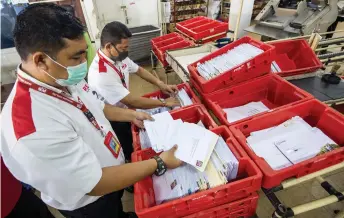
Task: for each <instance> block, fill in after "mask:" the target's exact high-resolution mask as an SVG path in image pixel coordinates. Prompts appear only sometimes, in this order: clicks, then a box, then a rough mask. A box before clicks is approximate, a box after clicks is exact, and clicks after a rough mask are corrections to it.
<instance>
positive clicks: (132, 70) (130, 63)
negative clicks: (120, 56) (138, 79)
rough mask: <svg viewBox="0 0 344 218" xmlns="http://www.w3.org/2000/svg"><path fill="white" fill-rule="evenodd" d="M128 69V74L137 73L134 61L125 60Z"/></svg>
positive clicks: (137, 67) (137, 69) (137, 66)
mask: <svg viewBox="0 0 344 218" xmlns="http://www.w3.org/2000/svg"><path fill="white" fill-rule="evenodd" d="M126 61H127V64H128V67H129V73H137V71H139V68H140V67H139V65H137V64H135V62H134V61H132V60H131V59H130V58H127V59H126Z"/></svg>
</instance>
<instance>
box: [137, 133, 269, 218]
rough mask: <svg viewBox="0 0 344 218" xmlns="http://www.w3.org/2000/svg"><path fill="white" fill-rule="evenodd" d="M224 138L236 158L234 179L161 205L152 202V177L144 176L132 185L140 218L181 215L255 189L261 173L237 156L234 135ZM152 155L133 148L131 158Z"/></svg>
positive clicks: (251, 164)
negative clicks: (236, 175) (236, 165)
mask: <svg viewBox="0 0 344 218" xmlns="http://www.w3.org/2000/svg"><path fill="white" fill-rule="evenodd" d="M211 131H213V132H214V133H217V134H220V135H223V137H225V136H226V134H228V133H230V131H228V129H227V128H226V127H219V128H215V129H212V130H211ZM230 135H231V134H230ZM224 139H225V141H226V142H227V144H228V147H229V148H230V149H231V150H232V151H233V153H234V155H235V156H236V157H237V158H238V160H239V170H238V177H237V179H236V180H235V181H232V182H230V183H228V184H226V185H222V186H219V187H216V188H212V189H209V190H206V191H201V192H198V193H195V194H192V195H189V196H186V197H183V198H180V199H176V200H173V201H169V202H166V203H163V204H161V205H155V199H154V189H153V183H152V178H151V177H147V178H145V179H144V180H141V181H140V182H137V183H136V184H135V185H134V190H135V191H134V202H135V212H136V214H137V215H138V216H139V217H142V218H172V217H182V216H187V215H190V214H193V213H196V212H199V211H202V210H206V209H209V208H213V207H216V206H218V205H222V204H226V203H229V202H233V201H236V200H239V199H243V198H245V197H247V196H249V195H250V194H251V193H254V192H256V191H257V190H259V189H260V187H261V177H262V174H261V172H260V171H259V169H258V167H257V166H256V165H255V164H254V163H253V162H252V160H250V159H249V158H248V157H243V156H241V155H240V154H241V152H238V151H236V148H237V147H239V146H238V142H237V141H236V140H235V138H234V137H232V136H230V137H229V138H224ZM235 144H237V145H235ZM154 155H156V153H155V152H154V151H153V150H152V149H145V150H142V151H136V152H134V153H133V154H132V161H133V162H137V161H142V160H147V159H150V158H151V157H152V156H154Z"/></svg>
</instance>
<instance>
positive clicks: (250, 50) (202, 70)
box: [197, 43, 264, 80]
mask: <svg viewBox="0 0 344 218" xmlns="http://www.w3.org/2000/svg"><path fill="white" fill-rule="evenodd" d="M263 52H264V51H263V50H262V49H260V48H257V47H256V46H253V45H251V44H248V43H243V44H240V45H238V46H236V47H234V48H233V49H231V50H229V51H227V52H226V53H224V54H222V55H219V56H217V57H215V58H213V59H210V60H208V61H205V62H204V63H198V64H197V70H198V72H199V74H200V75H201V76H202V77H203V78H204V79H206V80H210V79H212V78H214V77H216V76H218V75H220V74H222V73H224V72H226V71H228V70H231V69H233V68H234V67H236V66H239V65H241V64H243V63H245V62H246V61H248V60H250V59H251V58H254V57H256V56H258V55H260V54H262V53H263Z"/></svg>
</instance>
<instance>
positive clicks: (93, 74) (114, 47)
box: [88, 22, 179, 160]
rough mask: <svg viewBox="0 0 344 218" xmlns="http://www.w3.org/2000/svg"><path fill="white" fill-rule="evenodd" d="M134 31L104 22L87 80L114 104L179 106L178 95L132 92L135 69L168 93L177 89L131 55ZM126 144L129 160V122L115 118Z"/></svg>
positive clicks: (121, 105)
mask: <svg viewBox="0 0 344 218" xmlns="http://www.w3.org/2000/svg"><path fill="white" fill-rule="evenodd" d="M130 37H131V32H130V31H129V29H128V28H127V27H126V26H125V25H124V24H122V23H120V22H111V23H108V24H107V25H105V27H104V29H103V31H102V33H101V39H100V41H101V49H99V50H98V52H97V55H96V56H95V58H94V60H93V62H92V64H91V66H90V69H89V73H88V83H89V84H90V86H91V87H92V88H93V89H94V90H96V91H97V92H99V93H100V94H101V95H102V96H104V97H105V99H106V100H107V101H108V102H109V103H110V104H112V105H116V106H119V107H124V108H126V107H131V108H140V109H148V108H155V107H164V106H168V107H173V106H178V105H179V102H178V101H177V100H176V99H175V98H169V99H166V100H162V99H161V100H156V99H149V98H143V97H140V96H135V95H133V94H132V93H130V92H129V74H130V73H136V74H137V75H138V76H140V77H141V78H142V79H144V80H146V81H147V82H149V83H151V84H154V85H156V86H157V87H159V88H160V89H161V90H162V91H163V92H164V93H166V94H171V95H172V96H173V94H174V93H175V92H176V91H178V90H177V87H176V86H174V85H166V84H165V83H163V82H162V81H160V80H159V79H158V78H156V77H154V76H153V75H152V74H151V73H149V72H148V71H146V70H145V69H144V68H142V67H139V66H138V65H137V64H135V63H134V62H133V61H132V60H130V58H129V57H128V45H129V38H130ZM111 125H112V128H113V129H114V130H115V132H116V134H117V135H118V138H119V140H120V142H121V144H122V146H123V150H124V155H125V157H126V159H127V160H130V156H131V153H132V151H133V148H132V135H131V130H130V123H127V122H112V123H111Z"/></svg>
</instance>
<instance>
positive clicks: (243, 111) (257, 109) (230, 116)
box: [223, 101, 269, 123]
mask: <svg viewBox="0 0 344 218" xmlns="http://www.w3.org/2000/svg"><path fill="white" fill-rule="evenodd" d="M268 110H269V108H268V107H266V106H265V105H264V104H263V102H261V101H258V102H250V103H248V104H245V105H241V106H238V107H232V108H224V109H223V111H224V112H226V114H227V121H228V122H230V123H232V122H235V121H238V120H241V119H245V118H247V117H250V116H253V115H256V114H259V113H262V112H265V111H268Z"/></svg>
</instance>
